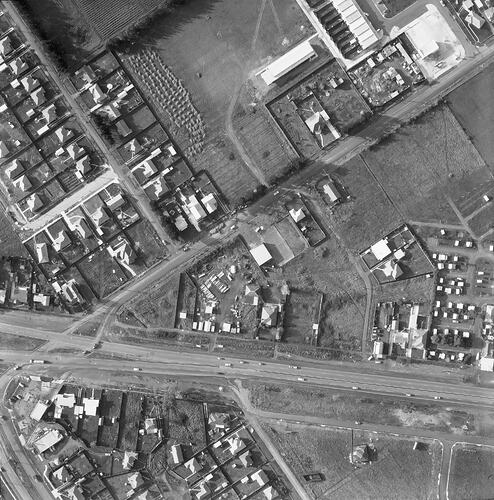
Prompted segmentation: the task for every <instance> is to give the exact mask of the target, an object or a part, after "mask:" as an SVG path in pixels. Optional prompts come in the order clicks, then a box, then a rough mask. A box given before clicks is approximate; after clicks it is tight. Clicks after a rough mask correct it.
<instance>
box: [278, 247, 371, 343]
mask: <svg viewBox="0 0 494 500" xmlns="http://www.w3.org/2000/svg"><path fill="white" fill-rule="evenodd" d="M281 277H282V278H283V279H284V280H286V281H287V282H288V284H289V286H290V287H293V288H294V289H299V290H312V291H313V292H316V293H322V294H324V300H323V311H322V313H321V318H320V319H321V321H320V325H319V336H320V342H321V345H322V346H326V347H341V348H344V349H348V348H351V349H354V348H356V349H359V345H360V340H359V337H360V336H361V334H362V330H363V322H364V312H365V285H364V282H363V281H362V279H361V278H360V276H359V274H358V273H357V271H356V270H355V267H354V266H353V265H352V263H351V262H350V261H349V259H348V256H347V254H346V252H345V250H344V249H343V248H342V247H341V245H340V244H339V243H338V241H337V240H336V238H329V239H327V240H326V241H324V242H323V243H322V244H321V245H319V246H318V247H316V248H309V249H307V250H306V251H305V252H304V253H302V254H301V255H299V256H298V257H296V258H294V259H293V260H291V261H290V262H289V263H288V264H287V265H285V266H284V268H283V273H282V275H281ZM318 301H319V300H316V301H315V302H318ZM314 305H316V304H314ZM317 306H318V304H317ZM288 319H289V318H288ZM309 323H310V325H309V328H311V327H312V320H310V321H309ZM288 326H289V325H288ZM289 335H290V333H289ZM287 340H288V341H297V342H303V340H304V337H303V336H302V335H301V332H299V335H298V336H297V337H293V336H291V338H289V339H287ZM350 346H351V347H350Z"/></svg>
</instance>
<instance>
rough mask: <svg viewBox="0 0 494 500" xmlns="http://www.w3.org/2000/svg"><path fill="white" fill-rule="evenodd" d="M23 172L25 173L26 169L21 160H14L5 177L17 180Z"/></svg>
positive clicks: (6, 170)
mask: <svg viewBox="0 0 494 500" xmlns="http://www.w3.org/2000/svg"><path fill="white" fill-rule="evenodd" d="M22 172H24V167H23V166H22V162H21V160H18V159H15V160H12V162H11V163H10V165H9V166H8V167H7V168H6V169H5V175H6V176H7V177H8V178H9V179H16V178H17V177H19V176H20V175H21V174H22Z"/></svg>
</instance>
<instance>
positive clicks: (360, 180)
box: [330, 158, 402, 251]
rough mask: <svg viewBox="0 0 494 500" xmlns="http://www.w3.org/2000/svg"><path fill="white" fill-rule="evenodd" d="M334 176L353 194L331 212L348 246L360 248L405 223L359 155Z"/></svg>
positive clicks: (334, 172) (337, 229)
mask: <svg viewBox="0 0 494 500" xmlns="http://www.w3.org/2000/svg"><path fill="white" fill-rule="evenodd" d="M332 176H333V177H334V179H335V180H336V181H337V182H338V183H339V184H340V185H341V186H342V187H343V188H344V189H345V190H346V192H347V193H348V194H349V195H350V197H351V198H350V200H349V201H347V202H345V203H343V204H341V205H339V206H338V207H336V208H335V209H334V210H333V211H331V215H330V218H331V219H332V221H333V223H334V226H335V230H336V231H337V232H338V234H339V235H340V236H341V238H342V239H343V240H344V242H345V244H346V245H347V246H348V247H349V248H351V249H352V250H355V251H361V250H363V249H364V248H366V247H368V246H370V245H372V244H373V243H375V242H376V241H377V240H378V239H379V238H380V237H383V236H385V235H386V234H388V233H390V232H391V231H392V230H393V229H396V228H397V227H398V226H399V225H400V224H401V223H402V218H401V216H400V214H399V213H398V212H397V211H396V209H395V207H394V206H393V204H392V203H391V202H390V201H389V199H388V198H387V197H386V195H385V193H384V192H383V190H382V188H381V187H380V186H379V184H377V183H376V181H375V180H374V179H373V177H372V175H371V174H370V173H369V172H368V170H367V168H366V165H365V164H364V162H363V161H362V160H361V159H360V158H354V159H352V160H350V161H349V162H347V163H345V164H344V165H342V166H340V167H338V168H337V169H336V170H334V171H333V172H332Z"/></svg>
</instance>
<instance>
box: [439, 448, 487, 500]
mask: <svg viewBox="0 0 494 500" xmlns="http://www.w3.org/2000/svg"><path fill="white" fill-rule="evenodd" d="M493 468H494V448H492V447H491V446H475V445H468V444H463V445H462V444H459V445H455V446H454V448H453V450H452V461H451V469H450V474H449V484H448V496H449V498H450V499H451V500H474V499H475V500H479V499H487V498H492V492H493V491H494V476H493V475H492V470H493Z"/></svg>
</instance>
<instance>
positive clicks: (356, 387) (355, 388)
mask: <svg viewBox="0 0 494 500" xmlns="http://www.w3.org/2000/svg"><path fill="white" fill-rule="evenodd" d="M352 389H353V390H354V391H358V390H359V389H360V387H358V386H356V385H354V386H353V387H352Z"/></svg>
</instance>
